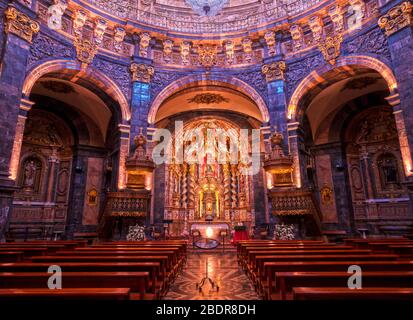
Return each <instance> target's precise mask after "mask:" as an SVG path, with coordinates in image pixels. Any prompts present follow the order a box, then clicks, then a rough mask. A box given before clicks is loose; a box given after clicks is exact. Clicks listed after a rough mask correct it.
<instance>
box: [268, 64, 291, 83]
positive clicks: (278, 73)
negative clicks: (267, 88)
mask: <svg viewBox="0 0 413 320" xmlns="http://www.w3.org/2000/svg"><path fill="white" fill-rule="evenodd" d="M286 69H287V65H286V64H285V61H278V62H273V63H271V64H266V65H264V66H263V67H262V73H263V74H264V75H265V78H266V80H267V82H272V81H275V80H285V77H284V75H285V70H286Z"/></svg>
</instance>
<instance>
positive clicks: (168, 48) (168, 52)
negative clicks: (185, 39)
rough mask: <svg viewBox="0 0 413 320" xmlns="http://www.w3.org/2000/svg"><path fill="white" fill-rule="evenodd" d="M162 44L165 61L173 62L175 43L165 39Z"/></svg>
mask: <svg viewBox="0 0 413 320" xmlns="http://www.w3.org/2000/svg"><path fill="white" fill-rule="evenodd" d="M162 44H163V59H164V60H165V61H166V62H169V61H170V60H171V56H172V52H173V47H174V42H173V41H172V40H171V39H165V40H164V41H163V42H162Z"/></svg>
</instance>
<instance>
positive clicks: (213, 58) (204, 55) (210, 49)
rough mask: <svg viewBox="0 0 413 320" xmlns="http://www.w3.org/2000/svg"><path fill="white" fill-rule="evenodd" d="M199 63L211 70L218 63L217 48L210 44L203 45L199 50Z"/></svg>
mask: <svg viewBox="0 0 413 320" xmlns="http://www.w3.org/2000/svg"><path fill="white" fill-rule="evenodd" d="M198 59H199V63H200V64H201V65H202V66H204V67H206V68H210V67H212V66H214V65H215V64H216V63H217V46H216V45H210V44H201V45H200V46H199V48H198Z"/></svg>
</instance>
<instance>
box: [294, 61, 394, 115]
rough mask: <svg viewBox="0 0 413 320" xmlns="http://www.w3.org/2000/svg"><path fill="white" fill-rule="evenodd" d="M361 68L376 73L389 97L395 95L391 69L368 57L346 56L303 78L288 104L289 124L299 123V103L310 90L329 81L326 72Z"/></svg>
mask: <svg viewBox="0 0 413 320" xmlns="http://www.w3.org/2000/svg"><path fill="white" fill-rule="evenodd" d="M357 67H361V68H368V69H371V70H374V71H376V72H378V73H379V74H380V75H381V76H382V77H383V79H384V80H385V81H386V82H387V85H388V88H389V91H390V95H391V96H392V95H395V94H397V80H396V77H395V76H394V74H393V71H392V70H391V68H390V67H389V66H388V65H387V64H385V63H384V62H382V61H380V60H378V59H376V58H373V57H370V56H347V57H341V58H340V59H339V60H338V61H337V63H336V64H335V65H331V64H325V65H324V66H322V67H321V68H319V69H317V70H314V71H312V72H311V73H310V74H309V75H308V76H307V77H305V78H304V79H303V80H302V81H301V82H300V84H299V85H298V86H297V88H296V89H295V90H294V93H293V95H292V96H291V99H290V102H289V104H288V113H287V117H288V119H289V120H290V121H291V122H297V121H299V115H300V114H301V111H302V110H300V102H301V100H302V98H303V97H304V96H305V95H306V94H307V93H308V92H309V91H310V90H312V89H314V88H315V87H317V86H320V85H321V84H324V83H328V82H329V81H330V80H331V79H328V78H326V77H325V76H324V75H326V74H327V73H328V72H330V71H333V70H338V71H340V70H342V71H347V72H349V71H350V72H351V71H352V70H353V69H355V68H357Z"/></svg>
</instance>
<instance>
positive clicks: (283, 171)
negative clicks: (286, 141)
mask: <svg viewBox="0 0 413 320" xmlns="http://www.w3.org/2000/svg"><path fill="white" fill-rule="evenodd" d="M270 141H271V151H270V152H269V154H267V155H266V157H265V161H264V169H265V171H266V173H267V187H268V189H269V190H268V195H269V198H270V203H271V212H272V214H273V215H274V216H276V217H277V218H278V219H279V220H281V221H282V222H287V223H290V224H294V225H296V227H297V228H298V229H299V231H300V234H301V235H302V236H304V235H319V234H320V232H321V213H320V210H319V208H318V206H317V202H316V200H315V198H314V195H313V192H312V191H311V190H308V189H305V188H297V187H296V186H295V185H294V180H293V172H294V161H293V158H292V157H291V156H289V155H286V154H285V152H284V149H283V136H282V134H280V133H275V134H273V135H272V137H271V139H270ZM304 228H305V230H303V229H304Z"/></svg>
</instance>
